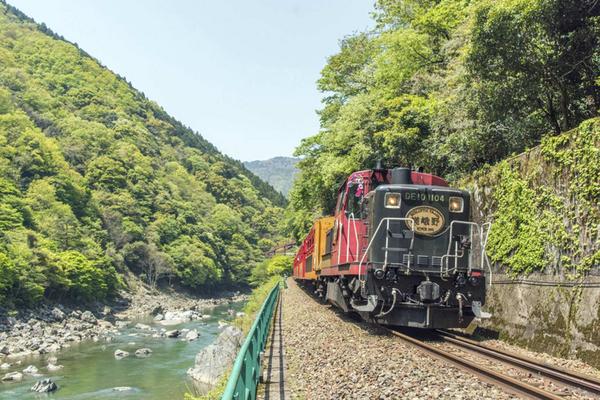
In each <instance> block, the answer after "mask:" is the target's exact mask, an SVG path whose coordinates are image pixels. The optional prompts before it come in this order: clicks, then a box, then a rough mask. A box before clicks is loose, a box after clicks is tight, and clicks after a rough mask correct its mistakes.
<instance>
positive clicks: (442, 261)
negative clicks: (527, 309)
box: [293, 166, 491, 329]
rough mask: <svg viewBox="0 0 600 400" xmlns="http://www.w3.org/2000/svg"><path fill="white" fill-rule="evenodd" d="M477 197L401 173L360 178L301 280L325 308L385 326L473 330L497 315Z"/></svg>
mask: <svg viewBox="0 0 600 400" xmlns="http://www.w3.org/2000/svg"><path fill="white" fill-rule="evenodd" d="M470 200H471V199H470V194H469V192H467V191H465V190H460V189H457V188H452V187H450V186H449V185H448V182H447V181H445V180H444V179H442V178H440V177H439V176H436V175H433V174H429V173H425V172H422V171H418V170H417V171H416V170H413V169H411V168H403V167H396V168H390V169H385V168H382V167H380V166H377V167H375V168H373V169H369V170H363V171H357V172H354V173H352V174H351V175H350V176H348V178H347V179H345V180H344V181H343V183H342V184H341V185H340V187H339V190H338V194H337V202H336V205H335V211H334V213H333V215H331V216H325V217H322V218H318V219H317V220H316V221H314V224H313V225H312V227H311V229H310V231H309V233H308V234H307V236H306V238H305V239H304V240H303V242H302V243H301V245H300V246H299V248H298V251H297V253H296V255H295V257H294V262H293V277H294V279H295V280H296V281H297V282H298V283H299V284H300V285H301V286H303V287H305V288H307V289H308V290H310V291H311V292H312V294H314V295H315V296H317V297H318V298H319V299H321V300H322V301H324V302H328V303H331V304H333V305H334V306H336V307H338V308H339V309H341V310H342V311H343V312H346V313H356V314H358V315H359V316H360V317H361V318H362V319H364V320H367V321H370V322H374V323H377V324H380V325H387V326H398V327H412V328H425V329H438V328H465V327H467V326H468V325H469V324H470V323H471V322H472V321H473V320H474V319H476V318H478V319H482V318H489V317H490V315H489V314H488V313H486V312H484V311H483V310H482V307H483V305H484V304H485V296H486V287H487V284H486V273H485V271H486V267H487V268H489V270H490V274H491V268H490V265H489V261H488V259H487V256H486V255H485V246H486V243H487V238H488V235H489V231H490V223H483V224H477V223H475V222H473V220H472V218H471V215H470Z"/></svg>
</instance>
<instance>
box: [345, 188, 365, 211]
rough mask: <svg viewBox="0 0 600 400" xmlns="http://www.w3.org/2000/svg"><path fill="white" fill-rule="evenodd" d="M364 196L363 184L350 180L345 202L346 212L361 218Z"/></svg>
mask: <svg viewBox="0 0 600 400" xmlns="http://www.w3.org/2000/svg"><path fill="white" fill-rule="evenodd" d="M363 196H364V186H363V183H362V182H350V183H349V184H348V195H347V196H346V197H347V199H348V200H347V203H346V214H347V215H348V216H350V214H353V215H354V218H361V205H362V200H363Z"/></svg>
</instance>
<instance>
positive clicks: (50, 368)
mask: <svg viewBox="0 0 600 400" xmlns="http://www.w3.org/2000/svg"><path fill="white" fill-rule="evenodd" d="M63 368H64V367H63V366H62V365H55V364H48V366H47V367H46V369H47V370H48V371H50V372H55V371H59V370H61V369H63Z"/></svg>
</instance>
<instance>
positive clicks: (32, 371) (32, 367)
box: [23, 365, 38, 375]
mask: <svg viewBox="0 0 600 400" xmlns="http://www.w3.org/2000/svg"><path fill="white" fill-rule="evenodd" d="M23 373H25V374H29V375H35V374H37V373H38V369H37V367H36V366H35V365H30V366H28V367H27V368H25V369H24V370H23Z"/></svg>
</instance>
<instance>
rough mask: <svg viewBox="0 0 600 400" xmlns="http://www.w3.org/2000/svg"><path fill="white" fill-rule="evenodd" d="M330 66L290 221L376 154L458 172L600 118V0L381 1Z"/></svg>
mask: <svg viewBox="0 0 600 400" xmlns="http://www.w3.org/2000/svg"><path fill="white" fill-rule="evenodd" d="M372 17H373V18H374V21H375V28H374V29H372V30H371V31H369V32H359V33H356V34H353V35H350V36H347V37H345V38H343V39H342V40H341V42H340V50H339V52H338V53H337V54H334V55H333V56H331V57H330V58H329V59H328V61H327V64H326V65H325V66H324V68H323V70H322V71H321V78H320V79H319V81H318V87H319V89H320V90H321V91H322V92H323V93H324V100H323V107H322V109H321V110H320V111H319V115H320V118H321V129H320V131H319V132H318V133H317V134H315V135H314V136H311V137H308V138H306V139H304V140H303V141H302V143H301V144H300V146H298V148H297V149H296V153H295V155H296V156H300V157H302V160H301V161H300V162H299V163H298V167H299V169H300V173H299V174H298V177H297V179H296V182H295V185H294V188H293V189H292V191H291V194H290V207H289V211H288V218H287V220H288V228H289V229H290V231H291V232H293V233H294V234H295V236H296V237H297V238H300V237H302V236H303V235H304V234H305V233H306V231H307V229H308V227H309V226H310V222H311V221H312V220H313V218H314V217H315V216H316V215H319V214H321V213H328V212H330V211H331V208H332V205H333V202H334V201H335V191H336V190H337V187H338V185H339V182H340V180H341V179H343V178H344V177H346V176H347V175H348V174H349V173H351V172H352V171H356V170H360V169H367V168H371V167H372V166H373V165H375V163H376V160H378V159H381V160H383V162H384V164H385V165H386V166H388V167H391V166H397V165H403V166H415V167H417V166H418V167H424V168H425V169H426V170H428V171H431V172H433V173H436V174H438V175H442V176H445V177H447V178H450V179H453V178H457V177H459V176H461V175H463V174H465V173H467V172H469V171H472V170H473V169H476V168H480V167H481V166H483V165H485V164H488V163H490V164H491V163H496V162H497V161H499V160H501V159H503V158H505V157H507V156H509V155H511V154H513V153H519V152H522V151H523V150H525V149H527V148H530V147H532V146H534V145H537V144H539V142H540V140H541V138H542V136H543V135H545V134H558V133H561V132H564V131H567V130H570V129H572V128H574V127H576V126H578V125H579V123H581V122H582V121H583V120H585V119H587V118H591V117H594V116H596V115H598V109H599V107H600V88H599V83H600V76H599V74H600V46H599V40H600V3H598V2H597V1H574V0H378V1H377V2H376V4H375V9H374V12H373V14H372Z"/></svg>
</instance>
